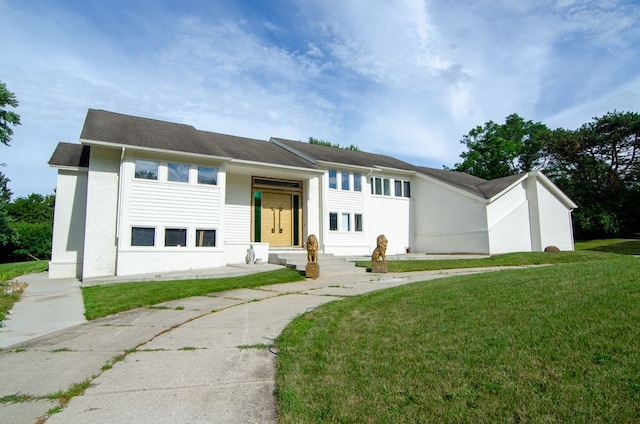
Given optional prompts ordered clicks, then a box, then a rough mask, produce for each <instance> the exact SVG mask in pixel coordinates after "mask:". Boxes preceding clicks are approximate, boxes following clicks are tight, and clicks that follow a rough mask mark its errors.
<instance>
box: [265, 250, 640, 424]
mask: <svg viewBox="0 0 640 424" xmlns="http://www.w3.org/2000/svg"><path fill="white" fill-rule="evenodd" d="M576 253H580V252H576ZM601 258H605V256H603V257H601ZM424 262H430V261H424ZM638 305H640V258H635V257H628V256H627V257H625V256H616V255H613V256H610V257H608V258H607V260H601V261H587V262H581V263H569V264H560V265H556V266H553V267H541V268H530V269H521V270H504V271H497V272H492V273H486V274H477V275H470V276H459V277H452V278H446V279H439V280H433V281H427V282H422V283H415V284H410V285H406V286H401V287H397V288H392V289H388V290H383V291H379V292H375V293H372V294H369V295H364V296H359V297H353V298H347V299H344V300H341V301H339V302H331V303H328V304H326V305H324V306H322V307H319V308H316V309H315V310H313V311H311V312H308V313H306V314H304V315H302V316H300V317H298V318H296V319H295V320H294V321H293V322H292V323H291V324H290V325H289V326H288V327H287V328H286V329H285V330H284V332H283V333H282V334H281V336H280V337H279V338H278V339H277V344H278V349H279V355H278V371H277V396H278V403H279V415H280V422H282V423H299V422H305V423H314V422H315V423H320V422H358V423H373V422H381V423H382V422H385V423H386V422H394V423H415V422H636V420H637V419H638V417H639V416H640V308H638Z"/></svg>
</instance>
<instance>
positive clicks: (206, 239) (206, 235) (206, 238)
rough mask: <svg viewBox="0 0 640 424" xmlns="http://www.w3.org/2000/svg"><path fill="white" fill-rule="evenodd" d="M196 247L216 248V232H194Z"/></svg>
mask: <svg viewBox="0 0 640 424" xmlns="http://www.w3.org/2000/svg"><path fill="white" fill-rule="evenodd" d="M196 247H216V230H196Z"/></svg>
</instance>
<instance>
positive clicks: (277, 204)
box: [260, 192, 293, 247]
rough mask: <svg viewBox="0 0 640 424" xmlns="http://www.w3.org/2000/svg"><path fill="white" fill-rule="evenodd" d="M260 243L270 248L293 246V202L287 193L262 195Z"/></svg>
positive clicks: (266, 193)
mask: <svg viewBox="0 0 640 424" xmlns="http://www.w3.org/2000/svg"><path fill="white" fill-rule="evenodd" d="M261 214H262V216H261V220H260V221H261V230H260V233H261V236H262V237H261V238H262V242H264V243H269V245H270V246H276V247H282V246H291V245H293V201H292V195H291V194H287V193H269V192H265V193H263V194H262V211H261Z"/></svg>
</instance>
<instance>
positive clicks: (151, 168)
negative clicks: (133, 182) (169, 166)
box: [135, 159, 159, 180]
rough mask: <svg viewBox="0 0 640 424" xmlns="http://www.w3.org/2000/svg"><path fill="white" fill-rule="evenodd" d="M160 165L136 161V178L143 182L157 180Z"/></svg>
mask: <svg viewBox="0 0 640 424" xmlns="http://www.w3.org/2000/svg"><path fill="white" fill-rule="evenodd" d="M158 165H159V163H158V162H156V161H153V160H142V159H136V172H135V177H136V178H141V179H143V180H157V179H158Z"/></svg>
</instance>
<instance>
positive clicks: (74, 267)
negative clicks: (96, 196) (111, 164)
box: [49, 169, 87, 278]
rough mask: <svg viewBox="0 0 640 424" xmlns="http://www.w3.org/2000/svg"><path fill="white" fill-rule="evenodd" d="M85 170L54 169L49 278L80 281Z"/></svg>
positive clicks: (85, 194)
mask: <svg viewBox="0 0 640 424" xmlns="http://www.w3.org/2000/svg"><path fill="white" fill-rule="evenodd" d="M86 196H87V170H86V169H84V170H78V171H71V170H63V169H60V170H58V178H57V184H56V202H55V210H54V220H53V240H52V243H51V261H50V262H49V278H81V277H82V261H83V252H84V231H85V219H86V214H85V212H86V207H87V202H86Z"/></svg>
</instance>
